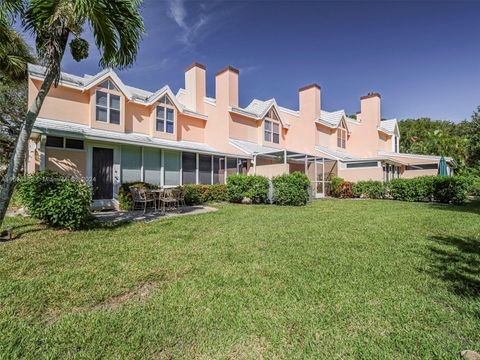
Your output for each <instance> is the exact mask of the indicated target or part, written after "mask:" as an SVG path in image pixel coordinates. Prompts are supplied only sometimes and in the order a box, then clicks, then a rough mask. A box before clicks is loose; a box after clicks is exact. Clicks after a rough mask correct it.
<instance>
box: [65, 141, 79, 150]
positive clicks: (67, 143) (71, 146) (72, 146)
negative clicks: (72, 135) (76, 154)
mask: <svg viewBox="0 0 480 360" xmlns="http://www.w3.org/2000/svg"><path fill="white" fill-rule="evenodd" d="M65 147H66V148H67V149H76V150H83V140H77V139H65Z"/></svg>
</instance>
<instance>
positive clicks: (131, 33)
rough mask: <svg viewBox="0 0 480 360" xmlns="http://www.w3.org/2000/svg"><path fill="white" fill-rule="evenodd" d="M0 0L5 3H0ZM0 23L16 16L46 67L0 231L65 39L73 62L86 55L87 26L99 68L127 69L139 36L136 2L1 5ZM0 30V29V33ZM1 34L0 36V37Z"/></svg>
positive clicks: (56, 76) (11, 168) (61, 0)
mask: <svg viewBox="0 0 480 360" xmlns="http://www.w3.org/2000/svg"><path fill="white" fill-rule="evenodd" d="M3 1H5V0H3ZM7 2H8V3H10V4H13V5H8V6H3V7H2V8H0V10H1V11H2V12H3V13H2V15H0V18H6V19H8V18H12V16H15V15H19V16H20V17H21V19H22V23H23V25H24V29H25V30H26V31H30V32H31V33H32V34H33V35H34V36H35V44H36V50H37V54H38V57H39V58H40V60H41V61H42V62H43V63H44V65H45V67H46V71H45V78H44V81H43V83H42V86H41V87H40V90H39V92H38V94H37V96H36V98H35V99H33V101H32V104H31V106H30V108H29V109H28V112H27V114H26V116H25V119H24V122H23V123H22V127H21V129H20V134H19V136H18V140H17V142H16V145H15V148H14V151H13V153H12V156H11V158H10V161H9V164H8V168H7V172H6V174H5V176H4V179H3V184H2V189H1V192H0V226H1V224H2V222H3V218H4V216H5V213H6V211H7V208H8V204H9V202H10V199H11V197H12V194H13V190H14V187H15V183H16V179H17V176H18V174H19V172H20V169H21V167H22V164H23V161H24V159H25V155H26V150H27V145H28V139H29V138H30V135H31V132H32V129H33V125H34V123H35V119H36V118H37V116H38V113H39V112H40V109H41V107H42V104H43V101H44V100H45V97H46V96H47V93H48V91H49V90H50V88H51V87H52V85H55V86H57V85H58V82H59V80H60V66H61V61H62V59H63V55H64V53H65V50H66V48H67V45H68V42H69V39H71V41H70V51H71V52H72V56H73V58H74V59H75V60H77V61H80V60H82V59H84V58H86V57H87V56H88V43H87V42H86V41H85V40H84V39H82V38H81V34H82V32H83V30H84V26H86V25H89V26H90V28H91V30H92V33H93V36H94V38H95V45H96V46H97V48H98V49H99V50H100V54H101V58H100V65H101V66H104V67H106V66H111V67H117V68H124V67H127V66H129V65H131V64H132V63H133V62H134V61H135V58H136V55H137V50H138V46H139V43H140V41H141V37H142V34H143V31H144V27H143V19H142V17H141V16H140V13H139V8H140V5H141V0H29V1H28V0H7ZM0 31H1V30H0ZM2 36H3V35H0V37H2Z"/></svg>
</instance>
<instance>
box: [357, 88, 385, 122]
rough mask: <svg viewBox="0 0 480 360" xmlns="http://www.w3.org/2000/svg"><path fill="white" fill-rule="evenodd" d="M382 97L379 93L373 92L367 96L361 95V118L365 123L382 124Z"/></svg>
mask: <svg viewBox="0 0 480 360" xmlns="http://www.w3.org/2000/svg"><path fill="white" fill-rule="evenodd" d="M380 103H381V97H380V94H379V93H376V92H371V93H368V94H367V95H365V96H361V97H360V114H359V115H360V119H361V120H362V121H363V122H364V123H367V122H368V123H371V124H374V125H375V126H376V127H378V126H380V121H381V119H382V111H381V106H380V105H381V104H380Z"/></svg>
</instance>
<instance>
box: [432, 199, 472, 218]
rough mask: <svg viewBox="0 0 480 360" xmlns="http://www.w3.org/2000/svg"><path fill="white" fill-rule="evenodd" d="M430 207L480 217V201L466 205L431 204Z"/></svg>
mask: <svg viewBox="0 0 480 360" xmlns="http://www.w3.org/2000/svg"><path fill="white" fill-rule="evenodd" d="M429 206H430V207H431V208H433V209H435V210H447V211H459V212H468V213H473V214H477V215H480V200H478V199H477V200H471V201H469V202H467V203H466V204H464V205H450V204H439V203H430V204H429Z"/></svg>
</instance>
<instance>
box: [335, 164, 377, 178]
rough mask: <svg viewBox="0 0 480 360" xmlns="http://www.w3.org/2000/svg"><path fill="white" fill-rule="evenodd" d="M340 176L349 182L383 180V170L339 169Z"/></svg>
mask: <svg viewBox="0 0 480 360" xmlns="http://www.w3.org/2000/svg"><path fill="white" fill-rule="evenodd" d="M338 176H339V177H341V178H342V179H345V180H347V181H361V180H377V181H382V180H383V169H382V168H381V167H376V168H357V169H340V168H339V169H338Z"/></svg>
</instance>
